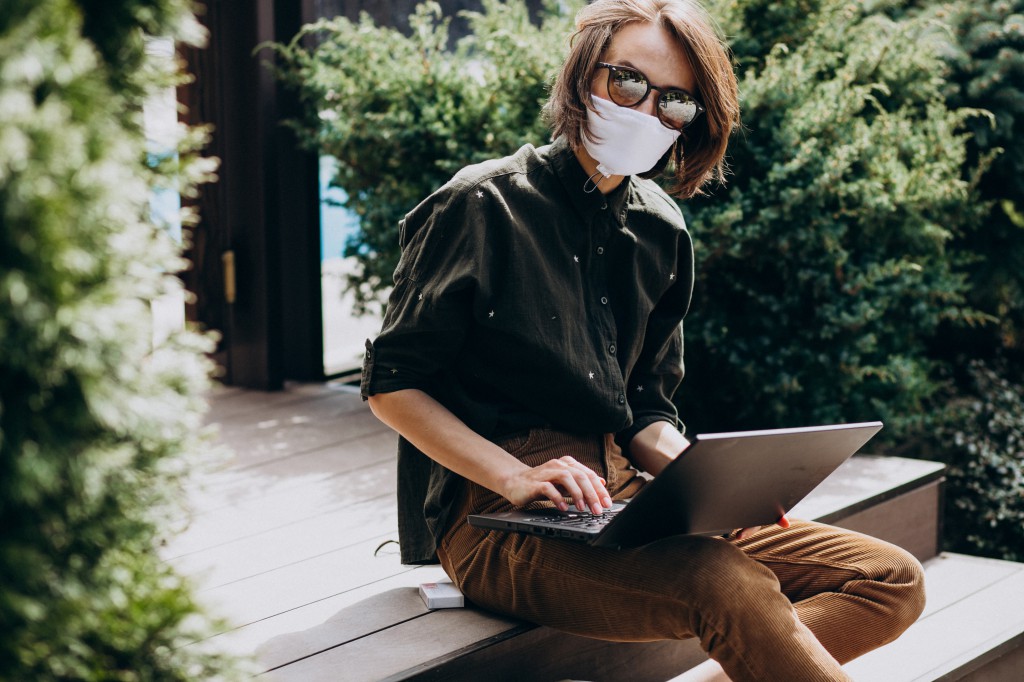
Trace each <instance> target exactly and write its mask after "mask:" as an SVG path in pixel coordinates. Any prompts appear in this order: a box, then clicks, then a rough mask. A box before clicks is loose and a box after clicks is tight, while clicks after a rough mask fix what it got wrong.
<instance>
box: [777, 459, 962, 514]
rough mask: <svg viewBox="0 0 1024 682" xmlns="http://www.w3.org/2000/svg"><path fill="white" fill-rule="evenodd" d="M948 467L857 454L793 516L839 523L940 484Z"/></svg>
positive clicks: (806, 500)
mask: <svg viewBox="0 0 1024 682" xmlns="http://www.w3.org/2000/svg"><path fill="white" fill-rule="evenodd" d="M944 470H945V465H943V464H939V463H937V462H927V461H923V460H918V459H907V458H904V457H879V456H875V455H855V456H853V457H851V458H850V459H848V460H847V461H846V462H844V463H843V464H842V466H840V467H839V468H838V469H837V470H836V471H835V472H833V473H832V475H831V476H829V477H828V478H826V479H825V480H824V481H822V483H821V485H819V486H818V487H817V488H815V489H814V490H813V491H811V493H810V494H809V495H808V496H807V497H806V498H805V499H804V500H803V501H802V502H800V504H798V505H797V506H796V507H794V508H793V509H792V511H791V512H790V516H792V517H793V518H798V519H817V520H819V521H821V522H822V523H835V522H836V521H837V520H839V519H840V518H844V517H848V516H850V515H852V514H855V513H857V512H858V511H861V510H863V509H867V508H869V507H872V506H875V505H877V504H879V503H881V502H884V501H885V500H888V499H892V498H894V497H898V496H899V495H902V494H903V493H905V492H907V491H909V490H913V489H914V488H917V487H920V486H922V485H924V484H925V483H930V482H932V481H937V480H939V479H940V478H941V477H942V472H943V471H944Z"/></svg>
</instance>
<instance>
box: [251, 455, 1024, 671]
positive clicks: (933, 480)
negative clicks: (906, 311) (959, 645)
mask: <svg viewBox="0 0 1024 682" xmlns="http://www.w3.org/2000/svg"><path fill="white" fill-rule="evenodd" d="M942 472H943V466H942V465H939V464H935V463H932V462H923V461H919V460H909V459H901V458H888V457H871V456H858V457H855V458H853V459H851V460H850V461H849V462H847V463H846V464H845V465H844V466H843V467H842V468H841V469H840V470H839V471H838V472H836V474H835V475H834V476H832V477H830V478H829V479H828V481H826V482H825V483H824V484H823V485H822V486H821V487H820V488H819V489H818V490H816V491H815V492H814V493H813V494H812V496H811V497H809V498H808V499H807V500H805V501H804V502H803V503H801V505H800V506H799V507H798V508H797V509H795V510H794V512H793V514H792V515H793V516H794V517H802V518H814V519H818V520H822V521H825V522H828V523H833V524H836V525H841V526H844V527H847V528H850V529H852V530H857V531H861V532H866V533H869V534H872V535H874V536H876V537H882V538H884V539H886V540H889V541H891V542H895V543H897V544H899V545H901V546H903V547H905V548H907V549H908V550H909V551H911V552H912V553H913V554H914V555H915V556H917V557H918V558H919V559H921V560H924V561H927V564H928V573H929V579H930V582H932V576H933V575H934V576H937V577H936V578H935V579H934V582H935V584H936V585H939V586H940V587H941V595H942V596H939V597H938V598H935V597H933V599H932V601H933V603H935V604H938V605H939V606H937V607H930V608H931V609H932V610H931V611H930V612H928V613H926V617H925V618H924V619H922V623H926V622H928V621H929V620H931V619H932V618H933V617H937V618H939V619H940V620H941V619H943V618H945V617H946V614H947V612H948V613H952V612H950V611H949V608H950V606H951V605H956V604H959V603H960V602H962V601H963V597H964V596H965V595H966V594H968V593H969V591H968V592H967V593H964V592H963V591H962V590H961V593H959V596H958V594H957V593H954V592H951V591H948V590H947V589H946V588H945V585H946V584H947V583H950V582H954V583H955V582H956V580H955V579H952V580H950V579H949V578H948V576H951V575H959V574H962V572H963V570H971V568H972V567H973V566H974V564H976V563H977V562H979V561H981V562H982V563H984V564H985V566H986V568H987V569H988V574H987V575H990V577H991V582H990V583H988V584H986V585H984V586H982V587H981V589H996V588H995V585H996V584H998V583H999V582H1000V581H1002V580H1005V579H1007V576H1010V575H1011V574H1013V572H1014V571H1013V570H1010V569H1009V568H1008V567H1002V564H1004V563H1006V562H996V564H999V565H1000V568H994V567H992V565H991V564H990V563H989V562H984V561H983V560H977V559H970V558H968V559H966V560H962V559H961V558H959V557H951V556H942V557H940V558H934V557H936V555H937V553H938V549H939V545H938V543H939V534H940V528H939V524H938V519H939V509H940V504H941V488H942ZM963 561H967V562H968V563H969V564H970V566H968V568H967V569H963V568H961V566H963V565H964V564H963ZM1009 567H1012V568H1013V569H1016V568H1017V565H1016V564H1009ZM958 571H959V573H958ZM421 576H422V577H423V578H424V579H430V578H437V579H440V578H442V577H443V574H442V573H441V572H440V571H439V570H437V569H432V572H431V571H424V572H423V573H422V574H421ZM1020 577H1021V578H1022V579H1024V574H1021V576H1020ZM973 582H974V581H972V584H973ZM975 587H978V585H975ZM936 622H938V621H936ZM909 636H910V633H908V635H907V636H905V637H908V641H909ZM925 646H926V645H925ZM887 650H888V651H896V649H895V648H894V647H893V646H892V645H891V647H887V648H886V650H883V651H887ZM943 650H944V651H945V652H949V651H952V649H951V648H948V647H946V648H944V649H943ZM918 653H920V654H921V656H920V657H921V658H922V659H923V660H929V661H930V663H929V665H933V664H934V663H935V661H936V660H938V658H937V656H936V655H934V654H933V656H925V655H924V654H925V653H927V652H924V651H921V652H918ZM259 655H260V660H261V661H262V662H263V664H264V665H266V666H267V668H268V669H270V672H269V674H268V675H267V677H268V678H269V679H272V680H280V681H290V680H296V681H298V680H302V681H304V682H305V681H313V680H475V679H487V680H506V679H507V680H559V679H567V678H574V679H585V680H604V679H608V680H619V679H629V680H657V681H663V680H668V679H670V678H672V677H674V676H676V675H678V674H679V673H680V672H682V671H685V670H686V669H688V668H689V667H692V666H693V665H695V664H697V663H699V662H700V661H702V660H704V654H703V652H701V651H700V649H699V647H698V646H697V644H696V642H695V641H694V640H686V641H682V642H671V641H669V642H651V643H637V644H632V643H627V644H623V643H608V642H601V641H595V640H588V639H585V638H581V637H576V636H572V635H567V634H564V633H561V632H557V631H555V630H551V629H550V628H545V627H538V626H535V625H532V624H530V623H525V622H521V621H517V620H514V619H509V618H504V617H501V616H497V615H494V614H491V613H487V612H484V611H481V610H478V609H475V608H472V607H469V608H464V609H442V610H437V611H428V610H427V609H426V608H425V607H424V605H423V602H422V601H421V600H420V598H419V595H418V593H417V590H416V588H415V587H412V586H409V587H403V588H394V589H392V590H389V591H386V592H383V593H381V594H378V595H375V596H373V597H371V598H369V599H367V600H365V601H363V602H360V603H358V604H355V605H352V606H350V607H348V608H345V609H343V610H341V611H339V612H338V613H336V614H335V615H334V616H332V617H331V618H329V619H328V620H327V621H325V622H324V623H322V624H320V625H318V626H316V627H313V628H310V629H307V630H305V631H302V632H296V633H291V634H288V635H284V636H280V637H277V638H275V639H273V640H271V641H269V642H267V643H266V644H265V645H264V646H263V647H261V649H260V651H259ZM867 661H868V659H867V657H866V658H865V659H864V661H862V662H858V663H860V668H858V669H859V670H861V671H870V670H871V668H868V667H865V666H866V665H868V662H867ZM882 669H883V670H886V672H887V673H888V672H891V669H887V667H886V666H885V665H884V664H883V668H882ZM864 674H869V673H868V672H865V673H864ZM858 679H860V677H858ZM863 679H873V678H871V677H864V678H863ZM874 679H880V680H882V679H886V680H890V679H894V678H892V677H878V678H874ZM907 679H912V678H907Z"/></svg>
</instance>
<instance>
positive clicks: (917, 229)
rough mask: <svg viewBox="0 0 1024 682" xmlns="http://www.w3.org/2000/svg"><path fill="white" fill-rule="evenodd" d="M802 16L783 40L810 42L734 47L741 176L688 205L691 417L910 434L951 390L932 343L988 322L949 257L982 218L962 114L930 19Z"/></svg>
mask: <svg viewBox="0 0 1024 682" xmlns="http://www.w3.org/2000/svg"><path fill="white" fill-rule="evenodd" d="M744 7H745V6H744V5H740V6H738V7H734V8H733V9H734V10H740V9H743V8H744ZM723 15H724V16H725V18H726V21H733V22H738V21H744V20H746V17H747V16H748V13H747V12H745V11H734V12H733V13H732V14H730V13H729V12H727V11H723ZM794 20H795V21H797V22H799V23H801V24H803V25H801V26H796V27H793V28H791V29H788V30H787V29H786V27H777V30H778V31H781V32H782V33H783V34H786V33H788V34H791V35H802V36H805V38H804V39H803V40H802V42H796V43H793V44H789V45H787V44H785V43H780V44H778V45H777V46H776V47H774V48H773V49H772V50H771V51H770V52H769V54H768V55H766V56H764V57H763V58H762V57H761V56H760V55H758V54H740V55H738V58H739V59H740V61H741V62H746V63H752V64H755V66H752V67H750V68H748V69H747V70H746V71H745V72H744V73H743V74H742V82H741V93H742V96H743V101H742V103H741V104H742V108H743V112H744V120H745V128H744V130H743V132H742V133H741V134H739V135H738V136H737V137H736V139H735V140H734V141H733V144H732V145H731V146H730V155H731V157H732V164H733V166H734V167H735V169H736V172H735V176H734V177H733V178H731V181H730V184H729V186H728V187H727V188H725V189H724V190H723V191H719V192H717V193H715V195H714V196H711V197H709V198H705V199H701V200H698V201H693V202H690V203H689V204H688V205H687V206H685V207H684V208H685V210H686V211H687V213H688V215H689V217H690V222H691V226H692V231H693V232H694V235H695V237H696V241H697V243H698V246H697V253H698V258H699V264H698V267H697V272H698V288H697V291H696V293H695V300H694V308H693V310H692V311H691V314H690V316H689V317H688V320H687V357H688V358H692V360H690V361H689V362H688V364H687V379H686V382H685V384H684V389H683V391H682V392H681V395H680V400H681V403H682V409H683V414H686V415H687V416H688V418H689V419H690V421H691V423H693V425H696V426H699V427H700V428H701V429H719V428H735V427H738V426H746V427H764V426H771V425H793V424H799V423H809V422H810V423H827V422H834V421H841V420H860V419H868V418H882V419H884V420H885V421H886V422H887V423H888V424H889V428H888V429H887V435H888V436H889V437H890V438H897V437H903V436H905V435H906V432H905V429H904V427H905V426H906V425H907V421H908V420H910V419H913V415H917V414H920V412H921V407H922V401H924V400H926V399H927V398H928V397H929V396H930V395H932V394H933V393H934V392H935V390H937V387H938V386H937V384H936V383H935V382H934V381H933V380H932V379H931V370H932V366H931V361H930V359H929V357H928V355H927V352H926V351H927V340H928V339H929V338H931V337H932V336H933V335H934V333H935V331H936V329H937V328H938V325H939V323H940V321H942V320H946V319H948V320H957V321H961V320H964V319H968V320H975V319H976V318H978V317H979V316H978V315H977V314H976V313H974V312H973V311H971V310H970V309H968V308H967V307H965V306H964V305H963V301H964V294H965V289H966V286H965V282H964V280H963V277H962V276H960V275H959V274H958V273H957V272H956V270H955V267H954V266H955V261H956V254H954V253H951V252H950V251H949V250H948V248H947V246H948V243H949V241H950V239H951V238H952V237H953V236H954V234H955V233H956V231H957V230H960V229H963V226H965V225H967V224H970V223H971V221H972V220H974V219H976V216H975V215H974V214H973V213H972V212H971V206H972V205H973V204H972V199H973V197H972V196H971V193H970V188H969V186H968V184H967V182H966V181H964V180H963V179H962V178H961V177H960V175H961V167H962V166H963V164H964V159H965V156H964V154H965V151H964V148H965V140H964V137H965V135H964V134H963V133H961V132H958V126H959V125H960V124H961V122H962V121H963V118H964V114H961V113H958V112H956V111H951V110H949V109H948V108H947V107H946V105H945V103H944V100H943V96H942V91H941V87H942V80H941V78H938V77H937V76H936V74H941V73H942V64H941V62H940V61H939V59H938V57H937V55H936V52H935V50H934V46H931V47H932V48H933V49H929V47H930V46H929V44H928V42H927V41H926V40H925V38H926V37H927V35H928V31H927V30H926V28H927V26H926V25H924V24H922V23H921V22H915V21H904V22H894V21H892V20H889V19H887V18H885V17H882V16H878V15H872V14H870V13H867V12H866V11H865V9H864V8H862V7H860V6H858V5H855V4H851V3H848V2H822V3H821V9H820V11H819V12H817V13H814V14H808V15H801V16H799V17H798V18H795V19H794ZM730 26H731V24H730ZM737 32H738V33H739V36H738V38H737V40H738V42H739V43H740V44H747V45H755V46H757V43H756V41H753V40H744V39H743V35H742V32H741V30H740V29H739V28H737ZM900 44H915V45H916V46H918V49H915V50H913V51H910V50H903V51H899V50H895V49H893V47H892V46H893V45H900ZM762 63H763V66H756V65H757V64H762ZM709 396H714V398H713V399H710V400H709Z"/></svg>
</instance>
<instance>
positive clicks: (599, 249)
mask: <svg viewBox="0 0 1024 682" xmlns="http://www.w3.org/2000/svg"><path fill="white" fill-rule="evenodd" d="M602 254H604V247H603V246H599V247H597V255H598V256H600V255H602Z"/></svg>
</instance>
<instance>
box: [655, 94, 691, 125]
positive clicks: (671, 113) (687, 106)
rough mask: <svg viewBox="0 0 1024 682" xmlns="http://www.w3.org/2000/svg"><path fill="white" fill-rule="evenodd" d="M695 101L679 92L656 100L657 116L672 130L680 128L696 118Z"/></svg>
mask: <svg viewBox="0 0 1024 682" xmlns="http://www.w3.org/2000/svg"><path fill="white" fill-rule="evenodd" d="M698 112H699V109H698V108H697V101H696V100H695V99H693V98H692V97H690V96H689V95H687V94H686V93H685V92H681V91H679V90H670V91H669V92H666V93H665V94H664V95H662V96H661V97H659V98H658V116H659V118H661V120H663V121H665V123H667V124H669V125H670V126H672V127H673V128H682V127H684V126H686V125H688V124H689V123H690V122H692V121H693V119H695V118H697V113H698Z"/></svg>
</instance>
